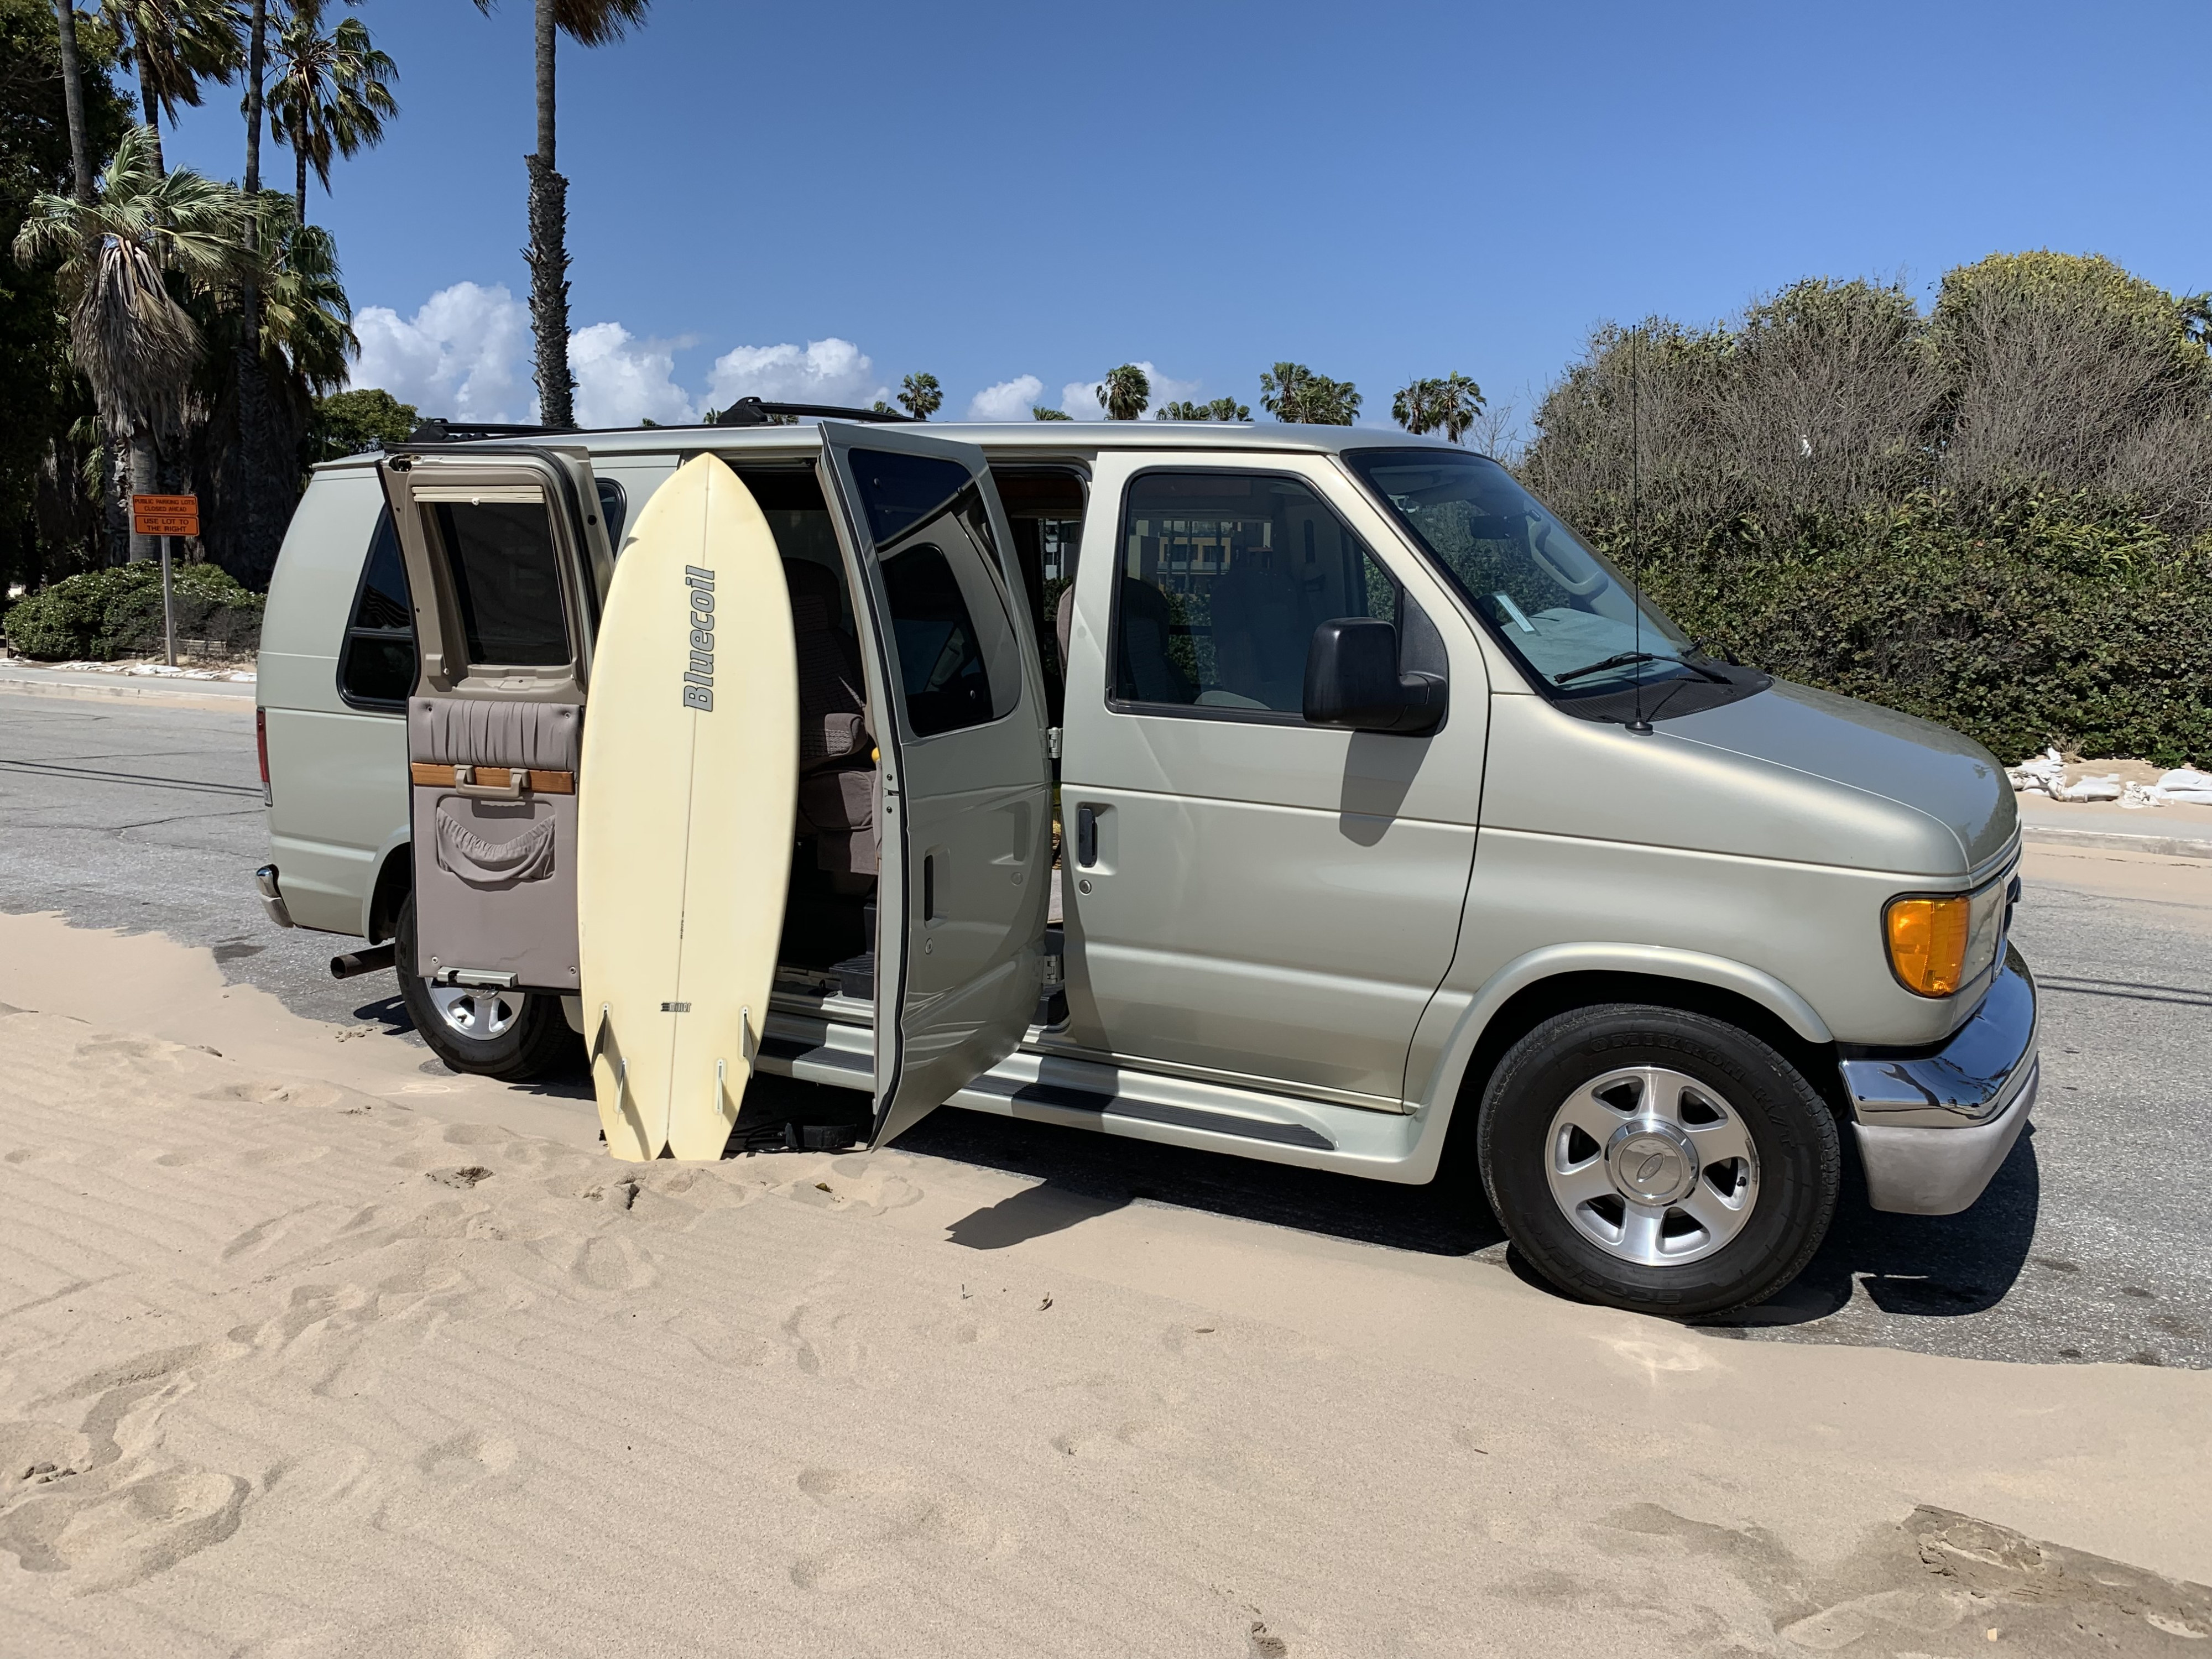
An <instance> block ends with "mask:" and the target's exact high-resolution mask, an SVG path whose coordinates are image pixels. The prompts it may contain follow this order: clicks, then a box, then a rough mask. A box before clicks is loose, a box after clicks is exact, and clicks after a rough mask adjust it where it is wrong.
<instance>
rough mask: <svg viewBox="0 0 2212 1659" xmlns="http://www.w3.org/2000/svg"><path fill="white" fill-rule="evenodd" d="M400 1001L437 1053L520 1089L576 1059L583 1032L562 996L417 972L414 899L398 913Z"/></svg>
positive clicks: (455, 1064) (396, 949)
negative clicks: (441, 981) (442, 981)
mask: <svg viewBox="0 0 2212 1659" xmlns="http://www.w3.org/2000/svg"><path fill="white" fill-rule="evenodd" d="M392 944H393V946H394V950H393V955H394V957H395V958H396V961H395V963H394V966H395V969H396V971H397V972H398V975H399V996H400V1000H401V1001H403V1002H404V1003H405V1004H406V1005H407V1013H408V1017H409V1018H411V1019H412V1020H413V1021H414V1022H415V1029H416V1030H418V1031H420V1032H421V1033H422V1041H423V1042H425V1043H427V1044H428V1045H429V1048H430V1052H431V1053H432V1054H435V1055H437V1057H438V1058H439V1059H440V1060H444V1061H445V1062H446V1064H447V1066H451V1067H452V1068H453V1070H454V1071H456V1072H471V1073H475V1074H476V1075H477V1076H478V1077H493V1078H498V1079H500V1080H501V1081H502V1082H506V1083H520V1082H524V1081H526V1080H527V1079H531V1078H536V1077H543V1076H544V1075H545V1074H546V1073H548V1072H553V1071H557V1070H559V1069H561V1068H562V1066H565V1065H566V1064H568V1061H569V1060H571V1059H572V1058H573V1057H574V1053H575V1048H576V1034H575V1033H574V1031H572V1030H569V1029H568V1020H567V1018H565V1017H564V1016H563V1015H562V1012H561V1004H560V1000H559V999H558V998H557V997H550V996H541V995H538V994H535V993H532V992H526V991H492V990H482V989H479V988H477V987H474V986H468V985H436V984H433V983H432V982H431V981H428V980H427V979H425V978H423V977H422V975H421V974H420V973H418V972H417V971H416V966H415V896H414V895H413V894H411V893H410V894H409V895H408V896H407V900H406V902H404V904H402V905H401V906H400V907H399V918H398V925H397V927H396V928H395V930H394V936H393V939H392Z"/></svg>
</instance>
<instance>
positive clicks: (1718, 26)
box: [170, 0, 2212, 422]
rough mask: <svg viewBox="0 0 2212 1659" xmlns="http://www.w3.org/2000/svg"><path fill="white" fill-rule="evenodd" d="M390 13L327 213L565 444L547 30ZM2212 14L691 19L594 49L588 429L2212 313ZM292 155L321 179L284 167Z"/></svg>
mask: <svg viewBox="0 0 2212 1659" xmlns="http://www.w3.org/2000/svg"><path fill="white" fill-rule="evenodd" d="M360 15H361V16H362V19H363V20H364V21H366V22H367V23H368V25H369V27H370V28H371V30H372V32H373V33H374V35H375V37H376V40H377V42H378V44H379V45H380V46H383V47H384V48H385V49H386V50H387V51H389V52H392V55H393V56H394V57H395V58H398V61H399V65H400V70H401V77H402V78H401V81H400V84H399V88H398V92H399V97H400V102H401V113H400V116H399V118H398V121H397V122H396V123H395V124H394V125H393V127H392V134H391V137H389V139H388V140H387V141H386V143H385V144H384V145H383V147H382V148H381V149H377V150H374V151H371V152H368V153H367V154H365V155H362V156H361V157H359V158H357V159H356V160H355V161H351V162H349V163H342V164H341V165H340V167H338V169H337V172H336V173H334V175H333V179H332V182H333V185H334V189H335V195H334V196H332V197H323V196H322V195H321V193H320V191H316V192H315V193H314V195H313V197H312V198H311V203H310V209H309V211H310V215H311V216H313V217H314V218H316V219H317V220H318V221H319V222H323V223H325V224H328V225H329V226H331V228H332V229H333V230H334V231H335V232H336V234H337V239H338V246H339V252H340V254H341V257H342V258H343V261H344V264H345V268H346V275H347V279H348V286H349V291H350V292H351V294H352V295H353V298H354V302H355V305H356V307H357V309H358V310H359V311H360V312H361V313H362V324H363V327H362V333H363V338H364V343H365V345H366V346H367V347H368V356H367V359H366V361H365V363H364V366H363V371H362V376H361V379H362V381H363V382H364V383H366V382H367V381H368V380H372V379H374V380H383V381H386V382H387V383H393V389H394V390H397V391H399V392H402V393H403V394H404V395H407V396H409V397H411V398H422V400H423V401H424V404H425V412H426V413H452V414H472V415H474V416H477V418H483V419H489V418H494V417H495V416H500V415H506V416H510V417H518V418H519V417H521V416H526V415H527V414H528V413H529V398H530V393H529V388H528V384H527V382H528V376H529V364H528V342H527V337H526V319H524V318H523V317H522V315H521V313H520V305H521V301H522V300H523V298H524V296H525V295H526V289H527V275H526V270H525V269H524V266H523V263H522V259H521V257H520V248H521V246H522V244H523V241H524V239H525V225H524V198H523V187H524V174H523V166H522V160H521V158H522V155H523V154H524V152H526V150H528V149H530V148H531V146H532V142H533V131H532V103H531V96H532V82H531V61H530V27H529V22H530V15H531V5H530V0H501V4H500V6H499V7H498V9H497V10H496V11H495V13H494V15H492V16H490V17H489V18H486V17H484V16H482V15H478V13H477V10H476V9H475V8H474V7H473V6H472V5H471V4H470V3H468V0H366V3H364V4H363V5H362V7H361V9H360ZM2204 15H2205V14H2204V11H2203V8H2202V6H2201V5H2157V4H2122V5H2110V6H2100V7H2081V6H2076V7H2059V6H2045V5H2038V4H2021V3H2014V4H2008V5H2002V6H1997V5H1963V4H1959V5H1942V6H1928V5H1919V6H1891V5H1881V4H1875V3H1868V0H1861V3H1858V4H1856V5H1851V6H1834V5H1830V6H1824V7H1820V8H1813V7H1805V6H1795V7H1791V6H1780V5H1765V6H1752V5H1706V6H1677V7H1653V6H1650V5H1640V6H1617V7H1616V6H1600V5H1567V4H1555V5H1549V6H1541V7H1540V6H1528V5H1522V6H1516V7H1486V6H1478V5H1467V4H1463V5H1456V6H1419V5H1389V6H1383V5H1372V4H1369V5H1347V4H1342V3H1338V4H1331V5H1316V4H1302V3H1275V4H1269V5H1262V4H1218V3H1206V0H1180V3H1174V4H1158V3H1152V0H1114V3H1111V4H1108V5H1093V6H1088V7H1083V8H1077V7H1072V6H1064V5H1063V6H1048V5H1038V4H1027V5H1023V4H1013V3H945V4H938V5H932V6H921V5H915V4H912V3H907V4H820V3H817V4H814V5H809V6H790V5H775V6H770V5H762V4H753V3H741V0H658V3H657V4H656V5H655V6H654V9H653V14H652V17H651V21H649V22H648V23H647V26H646V27H644V28H643V29H641V30H640V31H639V32H637V33H635V34H633V35H632V36H631V37H629V39H628V40H624V41H623V42H620V43H618V44H617V45H615V46H608V47H602V48H599V49H597V50H594V51H590V52H586V51H584V50H582V49H580V48H577V47H574V46H569V45H566V44H564V46H563V49H562V60H561V65H562V82H561V112H562V148H561V155H560V161H561V167H562V171H563V172H564V173H567V174H568V177H569V179H570V180H571V189H570V197H569V237H570V251H571V256H572V260H573V269H572V281H573V298H572V311H571V315H572V320H573V323H574V326H575V327H576V328H577V329H578V330H579V331H580V332H579V336H578V345H577V352H576V356H577V361H578V366H579V373H580V379H581V381H582V386H583V393H584V398H583V405H584V406H583V408H582V410H581V412H582V414H583V415H584V416H585V417H586V419H587V420H590V419H592V418H593V416H594V415H596V416H597V417H598V418H599V419H602V420H607V419H618V420H622V421H625V422H626V421H630V420H635V418H636V417H637V416H639V415H640V414H651V415H654V416H658V417H660V418H671V417H680V416H682V415H683V414H684V412H686V411H687V410H692V409H696V408H697V407H701V406H703V405H704V404H706V403H707V402H708V401H709V400H710V399H712V400H714V401H720V398H722V397H723V396H725V395H734V394H735V393H736V392H743V391H748V390H757V391H763V392H768V393H769V394H771V395H774V394H779V393H780V394H781V395H786V396H792V395H800V394H803V393H807V392H815V393H826V394H834V395H836V396H838V397H857V396H860V395H862V394H863V393H867V394H871V395H872V392H874V390H875V388H877V387H878V386H895V385H896V382H897V380H898V379H899V377H900V376H901V375H902V374H905V373H907V372H908V371H909V370H914V369H927V370H929V371H932V372H933V373H934V374H937V376H938V377H939V380H941V381H943V383H944V386H945V393H946V408H945V414H944V415H943V416H939V418H940V419H942V418H946V417H948V416H949V417H957V416H961V415H963V413H965V412H966V411H967V410H969V406H970V400H971V398H974V397H975V395H976V394H977V393H979V392H985V391H986V389H987V388H990V387H994V386H996V387H999V388H1000V391H999V392H998V393H997V395H996V406H998V407H1003V408H1016V407H1018V408H1020V409H1022V410H1024V411H1025V410H1026V406H1027V403H1028V402H1030V401H1041V402H1045V403H1051V404H1058V403H1060V402H1061V401H1062V397H1063V388H1064V387H1066V386H1069V385H1070V384H1076V385H1081V384H1084V383H1087V382H1089V381H1091V380H1096V379H1097V377H1098V376H1099V375H1100V374H1102V373H1103V371H1104V370H1106V369H1107V368H1110V367H1111V366H1113V365H1114V364H1115V363H1117V362H1124V361H1128V360H1137V361H1142V362H1149V363H1151V364H1152V365H1154V367H1155V371H1156V379H1157V380H1158V381H1159V382H1160V383H1161V385H1162V388H1163V391H1164V393H1165V394H1166V395H1172V396H1182V395H1189V396H1194V397H1199V398H1211V397H1215V396H1218V395H1222V394H1224V393H1228V394H1232V395H1234V396H1236V397H1237V398H1239V399H1241V400H1243V401H1244V402H1247V403H1249V404H1253V405H1254V406H1255V410H1256V409H1257V406H1258V404H1259V384H1258V382H1259V376H1260V374H1261V371H1262V370H1263V369H1264V368H1267V365H1268V364H1270V363H1272V362H1274V361H1276V360H1277V359H1278V358H1284V357H1288V358H1293V359H1296V360H1297V361H1299V362H1305V363H1307V364H1309V365H1310V366H1311V367H1313V368H1316V369H1317V370H1319V371H1321V372H1322V373H1324V374H1332V375H1334V376H1337V377H1339V378H1341V379H1350V380H1354V381H1356V382H1357V383H1358V386H1359V387H1360V389H1361V391H1362V392H1364V393H1365V394H1366V410H1365V418H1367V419H1370V420H1387V419H1388V417H1389V399H1390V392H1391V391H1392V390H1393V389H1394V388H1395V387H1396V386H1401V385H1402V384H1404V382H1405V381H1406V380H1408V379H1410V378H1412V377H1413V376H1415V375H1420V374H1443V373H1444V372H1446V371H1448V370H1453V369H1456V370H1459V371H1460V372H1462V373H1464V374H1472V375H1474V377H1475V378H1476V379H1477V380H1480V382H1481V384H1482V386H1483V387H1484V388H1485V390H1486V392H1488V393H1490V395H1491V396H1492V399H1493V401H1501V400H1502V401H1510V402H1512V403H1513V404H1516V405H1518V406H1519V408H1520V409H1521V410H1522V411H1523V412H1524V413H1525V412H1526V410H1528V409H1529V408H1530V407H1531V406H1532V404H1533V401H1534V398H1538V397H1541V392H1542V388H1543V386H1545V384H1546V383H1547V381H1548V380H1550V379H1551V378H1552V377H1553V375H1555V374H1557V373H1558V372H1559V369H1560V368H1561V366H1562V365H1563V364H1564V363H1565V362H1566V361H1567V360H1568V359H1569V358H1570V357H1571V356H1572V355H1573V354H1574V353H1575V351H1576V350H1577V349H1578V347H1579V345H1580V343H1582V341H1583V338H1584V337H1586V336H1587V334H1588V332H1589V329H1590V328H1591V327H1592V325H1595V324H1596V323H1598V322H1600V321H1601V320H1604V319H1628V318H1631V317H1636V316H1641V315H1645V314H1650V313H1663V314H1668V315H1672V316H1676V317H1680V318H1683V319H1690V320H1710V319H1715V318H1718V317H1721V316H1723V315H1725V314H1727V313H1730V312H1732V311H1734V310H1735V309H1736V308H1737V307H1741V305H1742V304H1743V303H1744V302H1745V301H1747V299H1749V298H1750V297H1751V296H1753V295H1755V294H1758V293H1760V292H1764V291H1766V290H1769V289H1773V288H1775V287H1776V286H1778V285H1779V284H1782V283H1787V282H1790V281H1792V280H1794V279H1796V278H1797V277H1799V276H1807V275H1815V274H1825V275H1830V276H1861V275H1869V276H1881V277H1885V278H1887V277H1899V278H1902V279H1903V280H1905V282H1907V283H1909V284H1911V287H1912V288H1913V289H1915V291H1916V292H1918V293H1920V294H1921V295H1923V299H1924V298H1925V297H1926V294H1927V292H1928V291H1929V289H1930V288H1931V287H1932V284H1933V283H1935V282H1936V279H1937V278H1938V277H1940V276H1941V275H1942V271H1943V270H1945V269H1946V268H1947V267H1948V266H1950V265H1953V264H1958V263H1961V262H1964V261H1966V260H1971V259H1974V258H1979V257H1981V256H1982V255H1984V254H1985V253H1988V252H1992V251H1996V250H2015V249H2019V248H2024V247H2040V246H2050V247H2054V248H2058V249H2063V250H2066V251H2069V252H2103V253H2106V254H2109V255H2111V256H2112V258H2116V259H2118V260H2119V261H2120V262H2121V263H2123V264H2125V265H2127V266H2128V267H2130V269H2131V270H2135V271H2136V272H2138V273H2139V274H2141V275H2142V276H2147V277H2149V278H2150V279H2152V280H2153V281H2154V282H2157V283H2160V284H2162V285H2164V286H2166V287H2168V288H2171V289H2179V290H2194V289H2203V288H2205V287H2208V286H2212V218H2208V215H2207V213H2206V211H2205V209H2204V205H2203V191H2202V179H2203V167H2204V163H2205V157H2206V156H2207V155H2208V154H2212V143H2208V141H2209V140H2212V100H2208V99H2207V98H2206V97H2205V96H2204V94H2203V79H2202V76H2203V69H2202V58H2201V51H2200V47H2201V41H2202V33H2203V21H2204ZM242 143H243V139H242V123H241V122H240V120H239V118H238V117H237V115H236V113H235V100H234V97H233V96H226V95H223V94H221V93H218V94H216V95H215V96H213V97H211V98H210V105H209V106H208V107H206V108H204V109H202V110H199V111H196V112H189V113H188V114H187V116H186V118H185V123H184V126H183V130H182V131H180V132H179V134H178V135H177V136H176V137H173V139H172V140H171V141H170V153H171V156H172V159H173V160H175V161H183V162H186V163H189V164H191V165H193V166H197V167H200V168H201V169H203V170H204V171H207V172H210V173H216V174H218V175H219V176H222V177H226V178H235V177H236V176H237V175H238V173H239V172H240V167H241V166H242V159H241V149H242ZM266 165H267V167H268V171H269V173H270V175H271V177H272V181H274V182H277V183H280V184H281V183H289V179H290V177H291V159H290V156H289V154H288V153H286V152H284V151H283V150H281V149H279V150H275V151H273V152H271V153H270V156H269V161H268V163H267V164H266ZM463 285H469V286H463ZM501 288H504V289H506V290H507V299H506V300H505V301H502V300H501V296H500V295H499V294H498V293H497V290H498V289H501ZM434 296H441V297H438V298H437V302H436V303H435V305H434V304H432V301H433V300H434ZM425 307H428V310H427V311H426V310H425ZM595 325H596V326H595ZM810 345H814V347H815V349H813V351H812V352H811V354H810V353H809V351H808V349H807V348H808V347H809V346H810ZM863 358H865V360H866V362H865V363H863V362H861V360H862V359H863ZM1024 376H1028V377H1031V378H1033V379H1034V380H1035V381H1036V386H1037V390H1036V392H1035V393H1034V394H1033V396H1032V395H1030V394H1029V393H1028V392H1027V391H1026V383H1025V382H1024V381H1023V380H1022V379H1021V377H1024ZM987 406H991V405H989V404H987ZM1069 407H1070V410H1071V412H1075V413H1084V414H1095V413H1096V410H1095V409H1092V410H1083V409H1078V408H1077V407H1076V406H1075V405H1074V404H1070V405H1069Z"/></svg>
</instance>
